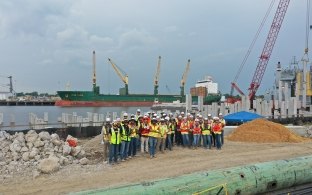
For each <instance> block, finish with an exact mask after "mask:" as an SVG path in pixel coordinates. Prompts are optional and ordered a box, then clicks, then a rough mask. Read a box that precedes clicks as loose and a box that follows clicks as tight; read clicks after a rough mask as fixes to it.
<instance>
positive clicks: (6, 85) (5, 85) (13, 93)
mask: <svg viewBox="0 0 312 195" xmlns="http://www.w3.org/2000/svg"><path fill="white" fill-rule="evenodd" d="M0 77H4V78H8V79H9V80H10V83H9V84H0V87H4V88H7V87H9V91H8V92H7V91H6V92H0V93H11V94H12V95H13V96H15V91H14V89H13V77H12V76H6V75H0Z"/></svg>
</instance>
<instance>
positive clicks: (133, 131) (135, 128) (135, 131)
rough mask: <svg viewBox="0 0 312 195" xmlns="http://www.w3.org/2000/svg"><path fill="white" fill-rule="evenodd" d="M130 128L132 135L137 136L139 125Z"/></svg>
mask: <svg viewBox="0 0 312 195" xmlns="http://www.w3.org/2000/svg"><path fill="white" fill-rule="evenodd" d="M129 128H130V137H136V136H137V131H138V127H137V126H135V125H134V126H129Z"/></svg>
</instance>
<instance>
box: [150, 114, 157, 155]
mask: <svg viewBox="0 0 312 195" xmlns="http://www.w3.org/2000/svg"><path fill="white" fill-rule="evenodd" d="M148 137H149V138H148V143H149V152H150V158H155V157H156V145H157V138H159V137H160V130H159V126H158V124H157V119H156V118H152V121H151V129H150V132H149V134H148Z"/></svg>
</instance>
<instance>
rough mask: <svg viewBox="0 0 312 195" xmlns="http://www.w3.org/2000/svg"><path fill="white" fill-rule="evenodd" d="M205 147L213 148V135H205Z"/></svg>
mask: <svg viewBox="0 0 312 195" xmlns="http://www.w3.org/2000/svg"><path fill="white" fill-rule="evenodd" d="M203 144H204V148H206V149H207V148H209V149H211V135H203Z"/></svg>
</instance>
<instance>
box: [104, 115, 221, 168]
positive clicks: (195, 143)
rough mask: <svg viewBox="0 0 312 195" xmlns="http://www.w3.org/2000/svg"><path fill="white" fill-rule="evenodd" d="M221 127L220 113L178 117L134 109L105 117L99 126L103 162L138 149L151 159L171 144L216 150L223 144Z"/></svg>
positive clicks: (129, 155)
mask: <svg viewBox="0 0 312 195" xmlns="http://www.w3.org/2000/svg"><path fill="white" fill-rule="evenodd" d="M224 126H225V120H224V119H223V116H222V113H219V115H218V117H217V116H215V117H212V116H211V114H208V116H207V117H203V116H202V115H200V114H197V115H192V114H190V113H187V114H185V113H184V112H181V113H180V114H179V115H178V116H173V114H171V113H169V114H166V113H161V114H160V115H157V114H156V113H152V112H148V113H146V114H145V115H141V110H140V109H138V110H137V112H136V114H131V115H130V116H129V115H128V113H124V114H123V118H122V119H121V118H117V119H116V120H113V121H111V119H110V118H106V122H105V124H104V125H103V128H102V137H103V145H104V161H107V162H108V163H109V164H114V163H117V162H118V161H125V160H127V159H130V158H132V157H135V156H137V152H138V151H140V152H141V154H142V155H144V154H149V157H150V158H151V159H152V158H155V157H156V153H157V152H162V153H164V150H172V148H173V146H174V145H177V146H182V147H188V148H193V149H197V148H198V147H200V146H202V147H204V148H205V149H211V148H212V147H216V148H217V149H218V150H220V149H221V147H222V145H223V144H224V131H223V128H224Z"/></svg>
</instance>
